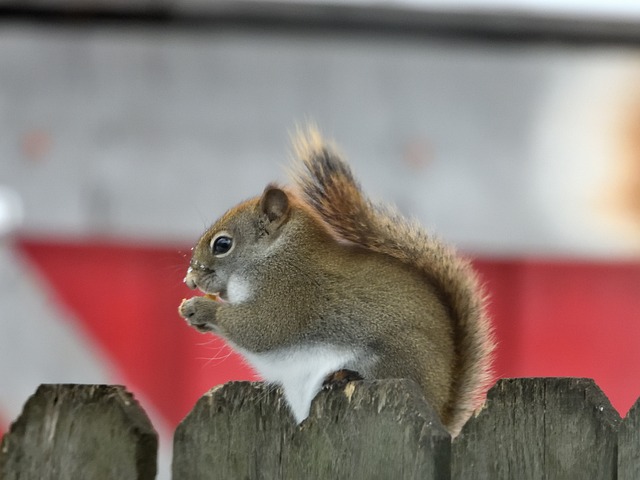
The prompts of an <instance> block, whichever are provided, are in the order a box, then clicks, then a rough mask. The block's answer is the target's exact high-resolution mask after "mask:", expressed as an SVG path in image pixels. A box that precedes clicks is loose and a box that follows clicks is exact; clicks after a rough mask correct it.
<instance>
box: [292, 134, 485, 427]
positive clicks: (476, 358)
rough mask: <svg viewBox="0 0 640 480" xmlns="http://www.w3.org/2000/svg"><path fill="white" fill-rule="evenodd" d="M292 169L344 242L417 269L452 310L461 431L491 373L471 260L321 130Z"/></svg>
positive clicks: (307, 198)
mask: <svg viewBox="0 0 640 480" xmlns="http://www.w3.org/2000/svg"><path fill="white" fill-rule="evenodd" d="M295 153H296V157H297V158H298V160H299V162H298V165H297V168H296V169H295V170H294V172H293V176H294V180H295V182H296V184H297V186H298V188H299V190H300V193H299V195H300V197H301V198H302V199H303V201H304V202H306V203H307V204H308V205H309V207H311V208H312V210H314V211H315V212H316V213H317V214H318V215H319V216H320V218H321V219H322V220H323V221H324V222H325V223H326V224H327V225H328V226H329V227H330V229H331V230H332V231H333V232H334V233H335V235H336V236H337V237H338V238H340V239H343V240H347V241H349V242H353V243H355V244H358V245H361V246H362V247H364V248H366V249H368V250H371V251H375V252H379V253H383V254H386V255H389V256H391V257H393V258H396V259H397V260H399V261H401V262H403V263H405V264H407V265H409V266H411V267H413V268H415V269H417V270H419V271H420V272H421V273H422V274H423V275H424V276H425V277H426V279H427V280H428V282H429V283H431V284H432V285H433V286H435V287H436V289H437V290H438V291H439V293H440V296H441V299H442V301H443V302H444V303H445V305H446V306H447V307H448V309H449V311H450V317H451V322H452V331H453V335H454V342H453V343H454V350H455V357H454V358H455V365H454V370H453V382H452V384H451V386H450V392H449V402H448V404H447V406H446V409H445V411H444V412H443V413H442V416H443V423H444V424H445V425H447V426H448V428H449V430H450V431H451V432H452V433H454V434H455V433H457V432H458V431H459V430H460V428H461V427H462V425H463V424H464V422H465V421H466V420H467V419H468V417H469V416H470V415H471V413H472V412H473V410H474V409H475V408H476V407H477V406H478V400H479V397H480V395H481V394H482V393H483V390H484V388H485V387H486V385H487V383H488V381H489V380H490V377H491V353H492V351H493V349H494V341H493V335H492V330H491V324H490V322H489V321H488V319H487V317H486V314H485V308H484V295H483V293H482V290H481V288H480V286H479V282H478V280H477V277H476V275H475V273H474V272H473V270H472V269H471V267H470V265H469V263H468V262H467V261H465V260H464V259H462V258H461V257H459V256H458V255H456V253H455V252H454V251H453V249H451V248H450V247H448V246H446V245H445V244H443V243H441V242H440V241H438V240H437V239H435V238H434V237H432V236H431V235H429V234H427V233H426V232H425V231H424V230H423V229H422V228H421V227H420V226H419V225H417V224H416V223H414V222H408V221H407V220H406V219H405V218H403V217H402V216H401V215H399V214H398V213H397V212H396V211H394V210H393V209H392V208H390V207H386V206H380V205H374V204H373V203H372V202H371V201H370V200H369V199H367V198H366V196H365V195H364V194H363V193H362V191H361V190H360V187H359V185H358V183H357V182H356V180H355V179H354V177H353V175H352V173H351V169H350V168H349V166H348V165H347V164H346V163H345V162H344V161H343V160H342V159H341V158H340V156H339V155H338V154H337V152H336V149H335V148H334V147H332V146H329V145H327V144H326V143H324V142H323V140H322V138H321V136H320V134H319V133H318V132H317V131H316V130H315V129H310V130H308V131H307V132H306V133H302V134H298V137H297V140H296V143H295Z"/></svg>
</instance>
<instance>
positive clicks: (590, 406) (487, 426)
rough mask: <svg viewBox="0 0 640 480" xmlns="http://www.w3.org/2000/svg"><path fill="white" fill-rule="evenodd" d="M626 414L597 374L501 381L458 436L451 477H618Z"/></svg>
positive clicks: (454, 443)
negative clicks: (619, 446)
mask: <svg viewBox="0 0 640 480" xmlns="http://www.w3.org/2000/svg"><path fill="white" fill-rule="evenodd" d="M619 421H620V417H619V415H618V414H617V412H616V411H615V410H614V409H613V407H612V406H611V403H610V402H609V400H608V399H607V398H606V397H605V396H604V394H603V393H602V391H601V390H600V389H599V388H598V387H597V386H596V385H595V383H594V382H593V380H589V379H581V378H518V379H506V380H500V381H498V383H497V384H496V385H495V386H494V387H493V388H492V389H491V390H490V391H489V395H488V397H487V402H486V405H485V407H484V408H483V409H482V410H481V411H480V412H479V414H478V415H477V416H476V417H475V418H472V419H471V420H470V421H469V422H468V423H467V424H466V425H465V427H464V428H463V430H462V432H461V434H460V435H459V436H458V437H457V438H456V439H455V441H454V442H453V448H452V457H453V461H452V473H453V475H452V478H454V479H468V478H492V479H512V478H518V479H528V478H531V479H539V478H562V479H585V478H597V479H611V480H615V478H616V462H617V456H616V453H617V427H618V424H619Z"/></svg>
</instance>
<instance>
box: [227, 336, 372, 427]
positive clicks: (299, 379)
mask: <svg viewBox="0 0 640 480" xmlns="http://www.w3.org/2000/svg"><path fill="white" fill-rule="evenodd" d="M234 348H235V349H236V350H237V351H238V352H239V353H240V354H242V355H243V356H244V357H245V358H246V359H247V361H248V362H249V364H250V365H251V366H252V367H253V368H254V369H255V370H256V371H257V372H258V374H259V375H260V376H261V377H262V378H263V379H264V380H265V381H266V382H269V383H275V384H277V385H280V386H282V389H283V391H284V396H285V399H286V400H287V403H288V404H289V406H290V407H291V411H292V413H293V416H294V417H295V419H296V422H298V423H300V422H302V421H303V420H304V419H305V418H307V417H308V416H309V408H310V407H311V401H312V400H313V398H314V397H315V396H316V394H317V393H318V392H319V391H320V389H321V388H322V383H323V382H324V380H325V379H326V377H327V376H328V375H329V374H331V373H333V372H335V371H337V370H341V369H343V368H346V367H348V366H349V365H350V364H353V362H354V361H355V360H356V358H358V357H359V355H358V354H357V352H355V351H354V350H352V349H345V348H344V347H337V346H333V345H314V346H305V347H295V348H290V349H281V350H277V351H273V352H268V353H251V352H247V351H246V350H243V349H242V348H238V347H236V346H235V345H234ZM352 368H353V367H352Z"/></svg>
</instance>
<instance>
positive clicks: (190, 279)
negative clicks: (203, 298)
mask: <svg viewBox="0 0 640 480" xmlns="http://www.w3.org/2000/svg"><path fill="white" fill-rule="evenodd" d="M183 282H184V284H185V285H186V286H187V287H189V288H190V289H191V290H195V289H196V288H198V285H197V284H196V279H195V275H194V274H193V269H192V268H191V267H189V270H187V275H186V276H185V277H184V280H183Z"/></svg>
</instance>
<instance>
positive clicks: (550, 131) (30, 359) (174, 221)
mask: <svg viewBox="0 0 640 480" xmlns="http://www.w3.org/2000/svg"><path fill="white" fill-rule="evenodd" d="M308 120H312V121H314V122H315V123H316V124H317V125H318V126H319V127H320V129H321V130H322V131H323V132H324V133H325V134H326V135H327V136H328V137H330V138H333V139H334V140H335V141H336V142H337V143H338V144H339V145H340V146H341V147H342V150H343V152H344V153H345V154H346V156H347V157H348V158H349V159H350V161H351V163H352V165H353V167H354V169H355V172H356V174H357V175H358V176H359V178H360V179H361V181H362V184H363V186H364V188H365V190H367V191H368V192H370V194H371V195H372V197H374V198H377V199H380V200H383V201H387V202H392V203H395V204H397V205H398V207H399V208H400V209H401V210H402V211H403V212H404V213H405V214H407V215H409V216H414V217H416V218H417V219H418V220H420V222H421V223H422V224H424V225H425V226H426V227H427V228H428V229H429V230H430V231H432V232H434V233H436V234H437V235H438V236H440V237H442V238H444V239H445V240H447V241H449V242H451V243H453V244H455V245H457V246H458V248H459V249H460V250H461V251H462V252H464V253H465V254H466V255H468V256H470V257H471V258H473V260H474V262H475V264H476V266H477V269H478V271H479V273H480V275H481V277H482V279H483V281H484V283H485V285H486V288H487V291H488V293H489V295H490V298H491V301H490V310H491V314H492V317H493V319H494V323H495V325H496V331H497V336H498V340H499V342H500V343H499V348H498V353H497V360H496V364H495V373H496V377H512V376H518V377H520V376H582V377H591V378H594V379H595V380H596V382H597V383H598V384H599V385H600V387H601V388H602V389H603V390H604V392H605V393H606V394H607V396H608V397H609V399H610V400H611V402H612V404H613V406H614V407H615V408H616V409H617V410H618V411H619V412H620V414H622V415H624V414H625V413H626V412H627V410H628V409H629V408H630V407H631V405H632V404H633V403H634V402H635V400H636V399H637V398H638V397H639V396H640V5H638V4H636V2H631V1H627V2H623V1H618V2H616V1H614V2H604V1H602V2H588V1H587V2H585V1H582V2H578V1H566V0H565V1H557V2H556V1H554V2H551V1H550V0H537V1H536V0H529V1H526V2H522V1H518V2H516V1H515V0H500V1H480V0H477V1H466V2H459V1H455V0H422V1H421V0H413V1H409V0H407V1H392V0H390V1H386V2H376V1H366V0H358V1H356V0H354V1H350V2H334V3H328V2H321V1H282V2H271V1H254V2H246V1H234V2H208V1H205V0H173V1H156V0H130V1H118V2H113V1H107V0H103V1H100V0H96V1H83V2H79V1H73V0H46V1H28V0H27V1H22V2H7V1H3V2H0V132H1V133H0V286H1V287H0V432H2V431H6V429H7V428H8V427H9V424H10V422H11V421H12V420H13V419H15V418H16V417H17V415H18V414H19V412H20V409H21V407H22V405H23V403H24V402H25V400H26V399H27V398H28V396H29V395H31V394H32V393H33V392H34V391H35V389H36V387H37V385H38V384H40V383H122V384H125V385H126V386H127V387H128V388H129V389H130V390H131V391H133V392H134V394H135V395H136V397H137V398H138V399H139V400H140V402H141V403H142V405H143V406H144V408H145V409H146V410H147V411H148V412H149V414H150V416H151V417H152V420H153V422H154V425H155V426H156V428H157V429H158V430H159V432H160V434H161V435H162V440H161V445H162V448H163V452H164V454H163V462H164V463H163V467H162V469H163V472H165V474H166V471H167V464H168V461H169V460H168V459H169V456H168V454H167V451H168V449H169V448H170V444H171V432H172V431H173V428H174V427H175V426H176V425H177V423H178V422H179V421H180V420H181V419H182V418H183V417H184V416H185V415H186V414H187V413H188V411H189V410H190V409H191V408H192V406H193V405H194V403H195V401H196V400H197V399H198V398H199V397H200V396H201V395H202V394H203V393H204V392H206V391H207V390H208V389H209V388H211V387H212V386H214V385H216V384H219V383H222V382H226V381H229V380H236V379H253V378H254V375H253V373H252V372H251V371H250V370H249V369H248V368H247V367H246V366H245V365H243V363H242V361H241V360H240V359H239V358H238V357H237V356H235V355H234V354H233V353H232V352H231V351H230V350H229V348H227V347H226V346H224V344H222V343H221V342H220V341H219V340H217V339H215V338H213V337H207V336H202V335H199V334H198V333H196V332H195V331H192V330H190V329H189V328H187V326H186V325H185V324H184V322H183V321H182V320H181V319H180V318H179V317H178V315H177V313H176V310H177V306H178V304H179V302H180V300H181V299H182V298H183V297H188V296H191V295H192V292H190V291H189V290H187V289H186V287H184V285H183V284H182V279H183V277H184V274H185V271H186V268H187V264H188V260H189V255H190V247H191V246H192V245H193V243H194V242H195V241H196V240H197V238H198V237H199V235H200V233H201V232H202V231H203V230H204V228H205V227H206V226H208V225H209V224H210V223H211V222H213V221H214V220H215V219H216V218H217V217H218V216H219V215H220V214H222V213H223V212H224V211H225V210H226V209H227V208H229V207H231V206H232V205H234V204H236V203H237V202H239V201H240V200H243V199H246V198H247V197H251V196H254V195H257V194H259V193H260V192H261V191H262V189H263V188H264V186H265V185H266V184H267V183H268V182H270V181H274V180H276V181H282V182H284V181H286V176H285V172H284V168H283V167H284V166H285V165H286V164H287V163H288V160H289V155H290V135H291V133H292V132H293V131H294V130H295V126H296V125H299V124H304V122H306V121H308Z"/></svg>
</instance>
